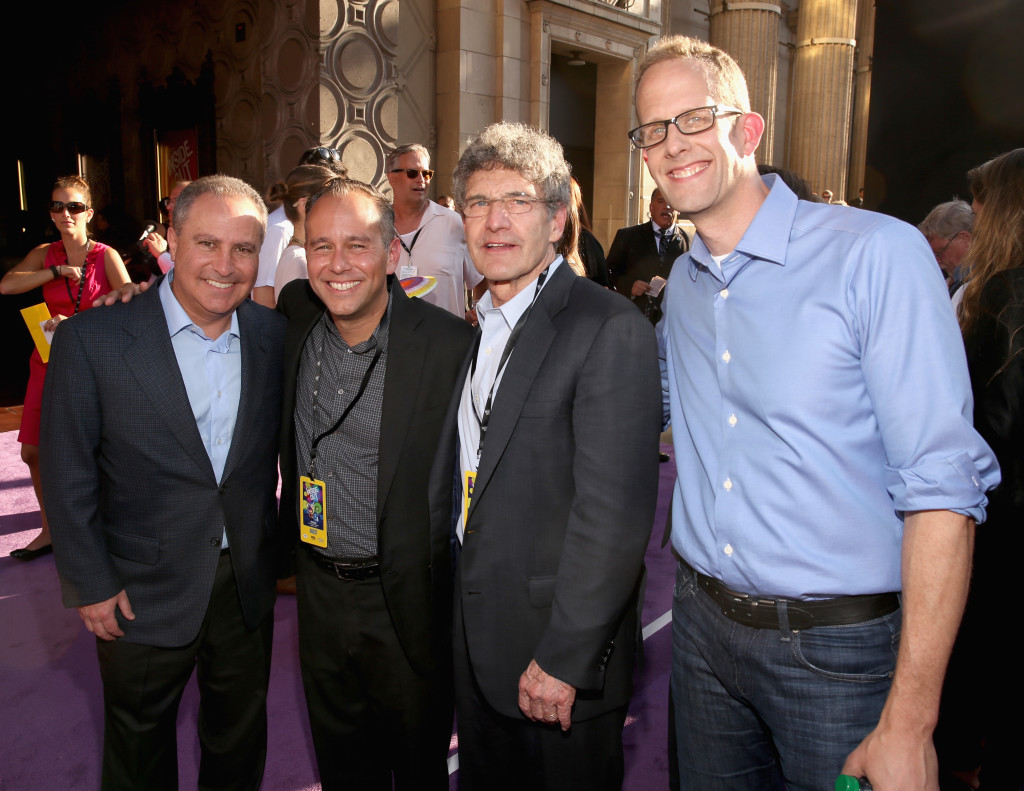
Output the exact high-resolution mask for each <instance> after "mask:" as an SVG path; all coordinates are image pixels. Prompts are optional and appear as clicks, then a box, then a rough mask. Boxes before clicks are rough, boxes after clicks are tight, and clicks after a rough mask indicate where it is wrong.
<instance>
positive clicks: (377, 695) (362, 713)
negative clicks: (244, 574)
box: [297, 547, 452, 791]
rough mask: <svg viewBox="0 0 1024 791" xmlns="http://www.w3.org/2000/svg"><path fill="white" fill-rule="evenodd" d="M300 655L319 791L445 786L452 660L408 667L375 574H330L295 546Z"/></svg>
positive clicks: (441, 787)
mask: <svg viewBox="0 0 1024 791" xmlns="http://www.w3.org/2000/svg"><path fill="white" fill-rule="evenodd" d="M297 567H298V575H297V576H298V579H297V586H298V590H297V594H298V611H299V660H300V664H301V666H302V685H303V688H304V689H305V693H306V706H307V708H308V710H309V723H310V728H311V730H312V732H313V746H314V748H315V750H316V762H317V767H318V769H319V771H320V782H321V784H322V786H323V789H324V791H333V790H334V789H360V791H373V789H386V790H387V791H391V788H392V780H393V781H394V788H395V789H398V791H402V789H413V790H414V791H420V789H447V788H448V762H447V755H448V744H449V741H450V739H451V729H452V697H451V680H450V679H451V667H450V665H449V664H448V663H447V662H445V663H443V664H442V667H440V668H439V669H438V670H437V671H436V672H434V673H432V674H430V675H422V674H420V673H418V672H416V670H414V669H413V667H412V666H411V665H410V664H409V661H408V659H407V658H406V656H405V652H404V651H403V649H402V645H401V643H400V642H399V640H398V635H397V633H396V632H395V627H394V625H393V624H392V621H391V616H390V615H389V613H388V605H387V601H386V600H385V598H384V589H383V587H382V586H381V581H380V578H379V577H374V578H371V579H367V580H358V581H346V580H339V579H337V578H336V577H335V576H334V575H332V574H330V573H328V572H326V571H324V570H323V569H321V568H320V567H319V566H317V565H316V564H315V563H314V562H313V560H312V558H310V557H309V551H308V550H307V549H305V548H304V547H303V548H300V549H299V550H298V553H297Z"/></svg>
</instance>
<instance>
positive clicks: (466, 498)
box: [462, 470, 476, 531]
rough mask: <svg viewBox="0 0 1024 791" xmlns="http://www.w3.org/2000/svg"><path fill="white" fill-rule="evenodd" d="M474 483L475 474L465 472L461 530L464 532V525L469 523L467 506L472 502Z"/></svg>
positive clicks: (468, 471)
mask: <svg viewBox="0 0 1024 791" xmlns="http://www.w3.org/2000/svg"><path fill="white" fill-rule="evenodd" d="M475 483H476V473H475V472H472V471H470V470H466V480H465V483H464V484H463V487H462V529H463V531H465V530H466V523H467V522H469V506H470V503H472V502H473V485H474V484H475Z"/></svg>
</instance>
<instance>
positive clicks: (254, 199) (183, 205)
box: [171, 173, 267, 244]
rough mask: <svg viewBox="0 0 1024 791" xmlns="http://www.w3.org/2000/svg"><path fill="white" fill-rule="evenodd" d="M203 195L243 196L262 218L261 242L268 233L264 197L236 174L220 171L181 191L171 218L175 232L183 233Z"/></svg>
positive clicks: (197, 180) (190, 183)
mask: <svg viewBox="0 0 1024 791" xmlns="http://www.w3.org/2000/svg"><path fill="white" fill-rule="evenodd" d="M202 195H215V196H217V197H218V198H243V199H245V200H247V201H249V202H250V203H252V205H253V207H254V208H255V209H256V214H257V215H258V216H259V218H260V244H262V243H263V237H264V236H265V235H266V233H267V207H266V206H265V205H264V203H263V198H261V197H260V194H259V193H258V192H256V190H254V189H253V188H252V187H250V186H249V185H248V184H246V183H245V182H244V181H242V180H241V179H236V178H235V177H234V176H225V175H224V174H223V173H218V174H216V175H215V176H203V178H201V179H196V180H195V181H192V182H189V185H188V186H187V187H185V189H183V190H182V191H181V195H179V196H178V199H177V200H176V201H175V202H174V218H173V219H172V220H171V227H172V228H174V232H175V233H181V229H182V228H184V227H185V223H187V222H188V216H189V214H191V213H192V204H193V203H195V202H196V201H197V200H198V199H199V198H200V196H202Z"/></svg>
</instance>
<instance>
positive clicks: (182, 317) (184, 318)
mask: <svg viewBox="0 0 1024 791" xmlns="http://www.w3.org/2000/svg"><path fill="white" fill-rule="evenodd" d="M172 280H174V270H173V269H171V271H169V272H168V273H167V276H166V277H165V278H164V279H163V282H162V283H161V284H160V288H159V293H160V304H161V306H162V307H163V309H164V318H165V319H166V320H167V331H168V332H169V333H170V334H171V337H172V338H173V337H174V336H175V335H177V334H178V333H179V332H181V331H182V330H187V329H192V328H194V330H193V331H194V332H195V333H196V334H197V335H199V336H200V337H202V338H206V333H205V332H203V331H202V330H201V329H200V328H199V326H198V325H197V324H196V323H195V322H194V321H192V319H190V318H189V316H188V314H187V313H186V312H185V309H184V308H183V307H182V306H181V303H180V302H178V298H177V297H176V296H175V295H174V292H173V291H172V290H171V281H172ZM228 334H229V335H233V336H234V337H236V338H241V337H242V335H241V332H240V330H239V326H238V311H237V310H233V311H232V312H231V326H230V327H229V328H228ZM207 340H217V339H216V338H208V339H207Z"/></svg>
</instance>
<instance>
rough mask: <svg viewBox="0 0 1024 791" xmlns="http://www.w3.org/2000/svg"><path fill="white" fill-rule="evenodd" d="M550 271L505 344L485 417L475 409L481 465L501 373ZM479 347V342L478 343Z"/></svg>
mask: <svg viewBox="0 0 1024 791" xmlns="http://www.w3.org/2000/svg"><path fill="white" fill-rule="evenodd" d="M547 276H548V270H547V269H545V270H544V271H543V272H541V273H540V276H538V278H537V289H536V290H535V291H534V292H533V299H532V300H530V305H529V307H528V308H527V309H526V310H524V311H523V315H522V316H520V317H519V321H517V322H516V325H515V326H514V327H513V328H512V332H511V333H509V336H508V340H507V341H506V342H505V348H504V349H503V350H502V352H501V361H500V362H499V363H498V370H497V371H496V372H495V374H494V381H493V382H491V389H490V391H489V392H488V393H487V401H486V402H485V404H484V413H483V415H478V414H477V411H476V407H475V406H474V407H473V414H474V415H476V420H477V423H479V424H480V444H479V445H478V446H477V449H476V461H477V464H479V463H480V455H481V454H482V453H483V450H484V437H485V436H486V435H487V424H488V423H490V422H491V404H492V403H493V401H494V389H495V387H497V385H498V380H499V379H500V378H501V372H502V371H503V370H504V369H505V363H507V362H508V358H509V357H511V356H512V350H513V349H515V347H516V342H517V341H518V340H519V335H520V334H521V333H522V331H523V327H524V326H525V325H526V320H527V319H528V318H529V317H530V312H531V311H532V310H533V306H534V305H535V304H537V297H538V296H539V295H540V290H541V289H542V288H543V287H544V281H545V280H546V279H547ZM477 344H478V345H479V340H478V341H477ZM476 358H477V354H476V353H474V354H473V363H472V365H471V369H470V373H469V389H470V397H472V390H473V374H475V373H476Z"/></svg>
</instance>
